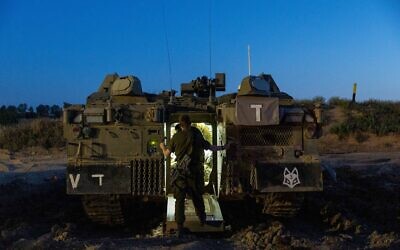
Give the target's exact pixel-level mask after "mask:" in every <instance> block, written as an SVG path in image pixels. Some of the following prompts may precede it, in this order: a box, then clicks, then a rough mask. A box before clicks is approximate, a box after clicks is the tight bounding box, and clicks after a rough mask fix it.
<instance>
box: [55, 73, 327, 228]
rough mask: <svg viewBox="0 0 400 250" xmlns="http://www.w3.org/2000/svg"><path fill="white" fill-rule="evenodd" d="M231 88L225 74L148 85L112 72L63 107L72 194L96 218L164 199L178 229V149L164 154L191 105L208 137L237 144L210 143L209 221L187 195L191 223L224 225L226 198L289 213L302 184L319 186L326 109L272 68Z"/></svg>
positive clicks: (104, 219) (118, 220)
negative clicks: (173, 177) (306, 101)
mask: <svg viewBox="0 0 400 250" xmlns="http://www.w3.org/2000/svg"><path fill="white" fill-rule="evenodd" d="M217 91H225V74H221V73H217V74H216V76H215V79H208V78H207V77H199V78H197V79H195V80H192V81H191V82H189V83H184V84H182V85H181V93H180V96H177V95H176V94H175V91H173V90H170V91H163V92H162V93H161V94H158V95H155V94H148V93H145V92H143V91H142V87H141V82H140V80H139V79H138V78H137V77H134V76H126V77H120V76H118V75H117V74H113V75H107V76H106V77H105V79H104V81H103V83H102V84H101V85H100V87H99V89H98V90H97V91H96V92H95V93H93V94H91V95H90V96H89V97H88V98H87V102H86V104H85V105H70V106H68V107H65V108H64V114H63V122H64V136H65V138H66V139H67V156H68V167H67V178H66V180H67V193H68V194H70V195H80V196H81V197H82V202H83V206H84V209H85V211H86V213H87V215H88V217H89V218H90V219H92V220H93V221H94V222H97V223H100V224H107V225H118V224H122V223H124V221H125V218H126V215H127V214H129V210H128V211H125V210H124V209H123V206H122V205H123V204H124V202H125V201H127V200H128V201H132V200H134V201H135V202H137V203H145V202H149V201H152V202H156V203H160V204H165V209H163V210H162V211H159V212H160V213H164V214H165V213H166V229H167V231H169V230H173V229H174V227H175V222H174V206H175V200H174V198H173V195H172V194H171V187H170V185H169V178H170V171H171V168H172V167H173V166H174V157H170V158H168V159H164V158H163V155H162V152H161V150H160V149H159V143H160V142H165V143H166V144H167V145H168V142H169V140H170V138H171V137H172V135H173V133H174V132H175V125H176V124H177V123H178V117H179V116H180V115H181V114H188V115H189V116H190V118H191V121H192V124H193V125H194V126H197V127H198V128H199V129H200V130H201V131H202V132H203V135H204V136H205V138H206V139H208V140H209V141H210V142H211V143H212V144H214V145H224V144H226V143H229V144H230V145H231V147H229V149H228V150H227V151H223V152H218V153H217V152H211V151H208V152H205V156H206V159H205V162H204V168H205V169H204V172H205V186H206V192H205V194H204V196H203V198H204V202H205V205H206V210H207V211H206V213H207V222H208V223H206V226H200V222H199V221H198V219H197V216H195V212H194V210H193V204H192V203H191V201H190V199H189V198H188V200H187V204H186V206H187V208H186V210H185V213H186V222H185V226H186V227H188V228H189V229H190V230H192V231H222V230H223V229H224V224H223V222H224V220H223V215H222V213H221V209H220V206H219V202H220V201H222V200H241V199H243V198H244V197H251V198H252V199H255V200H257V201H258V202H261V203H262V204H263V208H264V209H263V212H264V213H269V214H272V215H276V216H293V215H294V214H296V212H297V211H298V210H299V208H300V205H301V200H302V197H303V194H304V193H305V192H311V191H321V190H322V174H321V168H320V160H319V158H318V152H317V150H316V140H317V139H318V137H319V136H320V134H321V109H320V108H319V107H318V106H316V107H315V108H313V109H306V108H304V107H298V106H295V105H294V102H293V98H292V97H291V96H289V95H288V94H286V93H284V92H281V91H280V90H279V88H278V86H277V85H276V83H275V82H274V80H273V78H272V77H271V76H270V75H265V74H262V75H259V76H248V77H246V78H244V79H243V81H242V82H241V84H240V87H239V90H238V92H237V93H233V94H228V95H223V96H220V97H218V98H217V97H216V92H217Z"/></svg>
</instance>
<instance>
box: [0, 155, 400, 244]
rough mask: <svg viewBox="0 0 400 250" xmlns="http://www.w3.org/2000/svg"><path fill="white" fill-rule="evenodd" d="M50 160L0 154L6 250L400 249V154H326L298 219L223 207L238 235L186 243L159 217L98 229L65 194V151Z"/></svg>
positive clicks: (0, 221) (0, 230)
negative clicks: (317, 188)
mask: <svg viewBox="0 0 400 250" xmlns="http://www.w3.org/2000/svg"><path fill="white" fill-rule="evenodd" d="M42 153H43V152H41V153H32V152H30V153H26V152H25V153H19V154H10V153H9V152H7V151H0V249H7V248H9V249H43V248H47V249H57V248H59V249H65V248H68V249H115V248H122V249H171V248H173V249H221V248H223V249H357V248H359V249H387V248H389V249H390V248H391V249H400V237H399V236H400V195H399V194H400V172H399V170H400V152H369V153H351V154H326V155H322V162H323V166H324V168H325V169H326V171H325V180H324V189H325V190H324V191H323V192H321V193H317V194H309V195H307V196H306V202H305V204H304V208H303V210H302V211H301V213H300V214H299V215H298V216H297V217H295V218H292V219H279V218H273V217H268V216H261V215H258V214H256V213H253V212H251V210H252V207H251V206H248V204H247V205H246V204H245V203H241V204H235V205H234V206H233V205H232V204H221V206H222V209H223V212H224V214H225V215H226V223H227V224H228V225H230V226H231V227H230V228H231V230H230V231H227V232H226V233H224V234H200V235H199V234H193V235H188V236H186V237H184V238H179V239H178V238H175V237H173V236H163V235H162V219H161V217H154V216H153V215H152V214H150V215H149V214H148V215H147V217H146V216H145V217H146V218H151V219H152V226H151V227H145V228H144V227H141V226H140V225H143V222H137V223H133V224H131V225H128V226H125V227H121V228H106V227H99V226H97V225H94V224H92V223H90V222H89V221H88V220H87V219H86V217H85V215H84V213H83V211H82V207H81V203H80V200H79V198H78V197H74V196H67V195H66V194H65V177H64V175H65V173H64V170H65V162H66V159H65V156H64V154H63V153H62V151H57V150H56V151H52V152H49V153H50V154H44V155H43V154H42ZM233 207H234V208H235V209H232V208H233ZM154 209H156V210H154ZM157 209H158V208H153V210H149V209H146V211H157ZM141 216H142V215H141Z"/></svg>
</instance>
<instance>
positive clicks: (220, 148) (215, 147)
mask: <svg viewBox="0 0 400 250" xmlns="http://www.w3.org/2000/svg"><path fill="white" fill-rule="evenodd" d="M225 147H226V145H221V146H217V145H210V147H209V148H208V149H210V150H211V151H220V150H225Z"/></svg>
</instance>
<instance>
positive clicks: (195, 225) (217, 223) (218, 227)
mask: <svg viewBox="0 0 400 250" xmlns="http://www.w3.org/2000/svg"><path fill="white" fill-rule="evenodd" d="M203 200H204V206H205V209H206V215H207V218H206V223H204V225H201V224H200V220H199V218H198V217H197V215H196V212H195V209H194V205H193V201H192V200H191V199H188V198H187V199H186V200H185V217H186V220H185V224H184V227H185V228H187V229H189V230H190V231H191V232H223V231H224V219H223V217H222V213H221V208H220V206H219V203H218V200H217V198H216V197H215V195H211V194H204V195H203ZM176 228H177V224H176V222H175V198H174V196H173V195H172V194H170V195H168V202H167V220H166V233H167V234H169V233H172V232H173V231H175V230H176Z"/></svg>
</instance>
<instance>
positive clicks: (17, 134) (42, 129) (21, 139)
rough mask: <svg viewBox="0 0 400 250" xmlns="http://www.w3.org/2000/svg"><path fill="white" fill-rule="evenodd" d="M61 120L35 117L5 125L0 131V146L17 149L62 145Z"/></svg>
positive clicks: (12, 149) (63, 141)
mask: <svg viewBox="0 0 400 250" xmlns="http://www.w3.org/2000/svg"><path fill="white" fill-rule="evenodd" d="M64 145H65V140H64V138H63V128H62V122H61V121H57V120H51V119H36V120H31V121H25V122H21V123H19V124H17V125H14V126H5V127H3V128H2V129H1V131H0V147H1V148H5V149H8V150H11V151H18V150H21V149H24V148H27V147H34V146H41V147H43V148H46V149H48V148H51V147H62V146H64Z"/></svg>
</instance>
